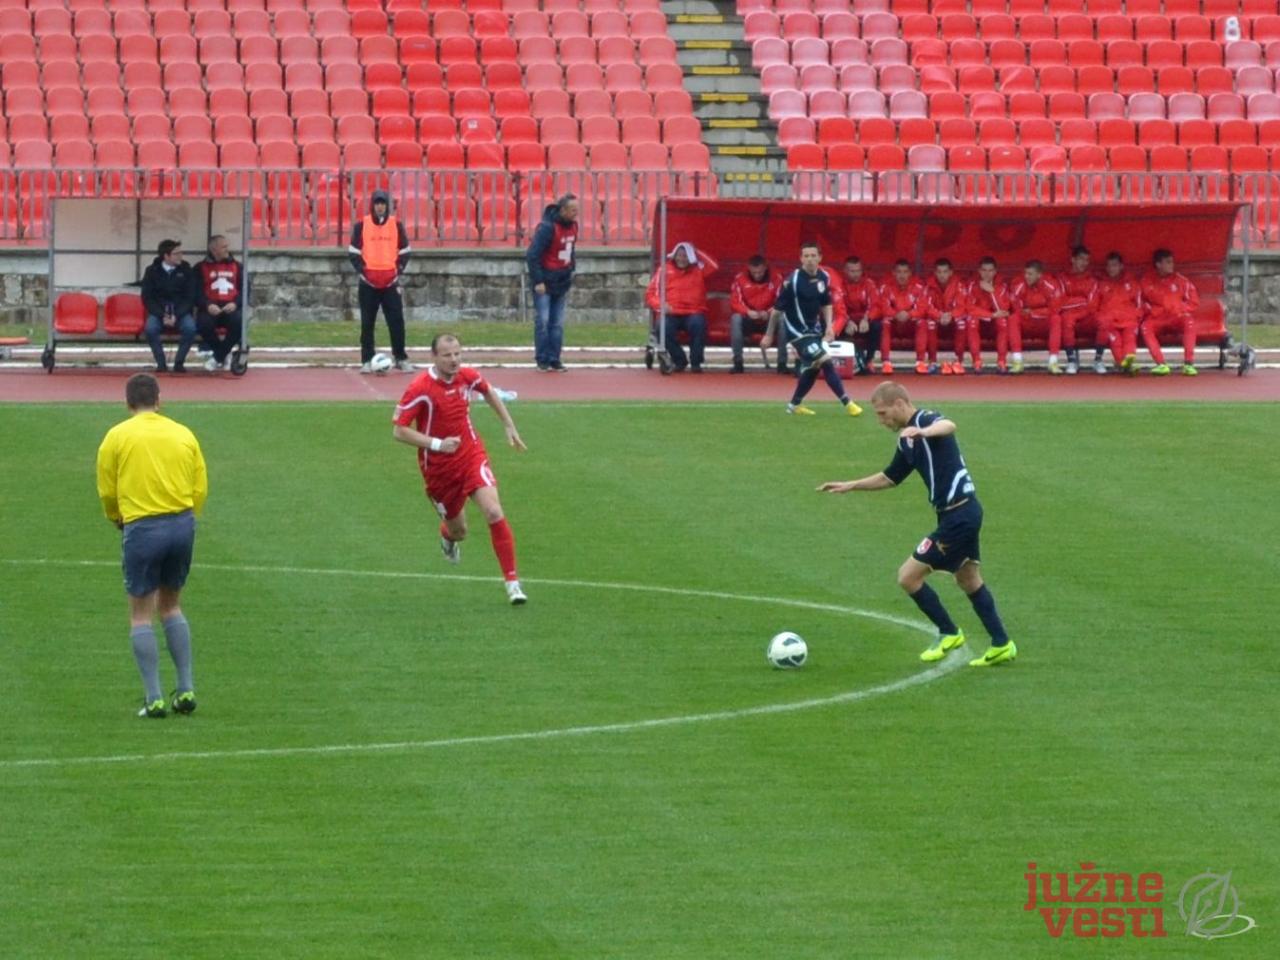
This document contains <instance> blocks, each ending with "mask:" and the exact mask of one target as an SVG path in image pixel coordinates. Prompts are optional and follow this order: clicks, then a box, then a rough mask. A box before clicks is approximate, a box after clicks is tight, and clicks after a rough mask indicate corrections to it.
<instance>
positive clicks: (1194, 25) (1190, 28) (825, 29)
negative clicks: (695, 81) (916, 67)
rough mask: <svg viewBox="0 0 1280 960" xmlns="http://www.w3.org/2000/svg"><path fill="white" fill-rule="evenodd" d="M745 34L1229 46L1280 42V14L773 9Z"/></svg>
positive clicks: (749, 18) (749, 19) (752, 19)
mask: <svg viewBox="0 0 1280 960" xmlns="http://www.w3.org/2000/svg"><path fill="white" fill-rule="evenodd" d="M742 26H743V34H744V37H745V39H746V40H747V41H748V42H751V41H754V40H758V39H760V38H762V37H783V38H785V39H789V40H795V39H799V38H801V37H825V38H826V39H829V40H835V39H840V38H844V37H861V38H862V39H864V40H880V39H886V38H888V39H898V38H901V39H903V40H906V41H907V42H916V41H921V40H936V39H941V40H945V41H954V40H969V39H977V38H981V39H983V40H986V41H988V42H991V41H994V40H1013V39H1020V40H1022V41H1023V42H1026V43H1030V42H1032V41H1035V40H1055V39H1056V40H1063V41H1087V40H1097V41H1101V42H1103V43H1109V42H1112V41H1130V40H1139V41H1147V42H1151V41H1155V40H1177V41H1179V42H1183V43H1189V42H1192V41H1196V40H1217V41H1218V42H1226V41H1228V40H1239V39H1246V40H1247V39H1250V38H1252V39H1255V40H1264V39H1276V37H1277V36H1278V35H1280V34H1278V33H1277V31H1280V16H1277V15H1276V11H1275V8H1274V7H1272V9H1271V10H1270V11H1269V13H1268V14H1267V15H1264V16H1256V17H1235V16H1231V17H1219V18H1217V19H1216V20H1214V19H1210V18H1209V17H1201V16H1179V17H1165V16H1142V17H1127V16H1105V17H1101V18H1099V19H1094V18H1092V17H1086V16H1084V15H1081V14H1073V15H1068V16H1062V17H1051V16H1046V15H1043V14H1032V15H1029V16H1022V17H1012V16H1008V15H1006V14H993V15H988V16H983V17H974V16H970V15H969V14H963V13H961V14H949V15H947V16H943V17H940V18H939V17H935V16H932V15H929V14H921V15H912V16H907V17H904V18H902V19H901V20H900V19H899V18H898V17H896V16H894V15H893V14H890V13H872V14H867V15H865V16H859V15H857V14H855V13H850V12H849V11H848V9H847V8H846V9H844V10H840V11H837V12H827V13H821V14H818V13H808V12H803V13H785V14H781V15H779V14H777V13H771V12H768V11H759V12H755V13H748V14H747V15H746V16H745V17H744V18H743V24H742Z"/></svg>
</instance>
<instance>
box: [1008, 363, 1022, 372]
mask: <svg viewBox="0 0 1280 960" xmlns="http://www.w3.org/2000/svg"><path fill="white" fill-rule="evenodd" d="M1009 372H1010V373H1021V372H1022V361H1021V360H1014V361H1013V362H1012V363H1010V364H1009Z"/></svg>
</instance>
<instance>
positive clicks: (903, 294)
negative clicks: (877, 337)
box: [880, 277, 929, 320]
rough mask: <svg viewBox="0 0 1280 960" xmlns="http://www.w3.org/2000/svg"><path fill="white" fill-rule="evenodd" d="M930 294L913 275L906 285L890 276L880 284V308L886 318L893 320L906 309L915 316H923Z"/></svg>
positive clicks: (915, 317) (914, 317)
mask: <svg viewBox="0 0 1280 960" xmlns="http://www.w3.org/2000/svg"><path fill="white" fill-rule="evenodd" d="M928 301H929V294H928V291H927V290H926V289H925V286H924V284H923V283H921V282H920V281H919V280H917V279H916V278H915V277H912V278H911V279H910V280H908V281H907V285H906V286H905V287H900V286H898V281H897V280H895V279H893V278H892V277H890V278H889V279H888V280H886V281H885V282H884V283H883V284H881V285H880V310H881V313H882V315H883V316H884V319H886V320H892V319H894V318H895V317H896V316H897V315H898V314H899V313H901V312H903V311H904V310H905V311H906V312H907V314H908V315H909V316H910V317H911V318H913V319H918V318H919V317H921V316H923V314H924V311H925V309H926V308H927V307H928Z"/></svg>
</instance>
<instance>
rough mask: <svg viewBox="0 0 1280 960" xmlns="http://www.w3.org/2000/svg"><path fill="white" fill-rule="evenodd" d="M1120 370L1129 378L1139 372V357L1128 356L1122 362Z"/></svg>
mask: <svg viewBox="0 0 1280 960" xmlns="http://www.w3.org/2000/svg"><path fill="white" fill-rule="evenodd" d="M1120 369H1121V370H1123V371H1124V372H1125V373H1127V374H1129V376H1131V377H1132V376H1133V375H1134V374H1136V373H1137V372H1138V357H1137V355H1136V354H1133V353H1130V354H1126V355H1125V358H1124V359H1123V360H1121V361H1120Z"/></svg>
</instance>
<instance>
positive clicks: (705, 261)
mask: <svg viewBox="0 0 1280 960" xmlns="http://www.w3.org/2000/svg"><path fill="white" fill-rule="evenodd" d="M719 269H720V264H718V263H716V261H714V260H713V259H711V257H709V256H708V255H707V254H705V253H703V252H702V251H701V250H699V249H698V248H697V247H695V246H694V245H693V244H692V243H677V244H676V245H675V246H674V247H672V248H671V252H670V253H669V254H667V260H666V263H664V264H663V265H662V266H660V267H659V268H658V269H657V270H655V271H654V273H653V279H652V280H650V281H649V289H648V290H646V291H645V295H644V302H645V303H647V304H648V305H649V309H651V310H654V311H656V312H657V313H658V314H659V315H660V316H662V317H664V318H665V319H664V322H665V331H666V332H665V338H666V345H667V353H668V354H670V355H671V363H672V365H673V366H674V368H675V371H676V372H677V373H679V372H680V371H681V370H683V369H684V368H685V367H687V366H692V368H693V372H694V373H701V372H702V357H703V351H704V350H705V349H706V345H707V277H709V276H711V274H713V273H715V272H716V271H717V270H719ZM663 271H666V276H667V281H666V283H667V290H666V303H665V304H664V303H663V302H662V274H663ZM681 330H684V331H686V332H687V333H688V334H689V357H688V359H686V358H685V354H684V348H683V347H681V346H680V341H679V340H678V339H677V336H678V334H679V333H680V331H681Z"/></svg>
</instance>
